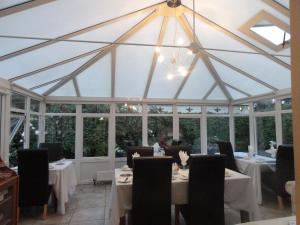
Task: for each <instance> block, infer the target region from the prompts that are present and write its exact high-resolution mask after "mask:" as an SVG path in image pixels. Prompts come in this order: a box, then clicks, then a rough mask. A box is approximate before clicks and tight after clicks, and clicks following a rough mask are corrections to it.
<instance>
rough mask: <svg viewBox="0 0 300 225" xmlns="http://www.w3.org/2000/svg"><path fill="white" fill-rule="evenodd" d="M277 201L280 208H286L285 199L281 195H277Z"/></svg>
mask: <svg viewBox="0 0 300 225" xmlns="http://www.w3.org/2000/svg"><path fill="white" fill-rule="evenodd" d="M277 203H278V208H279V209H284V204H283V199H282V197H281V196H279V195H277Z"/></svg>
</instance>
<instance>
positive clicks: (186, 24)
mask: <svg viewBox="0 0 300 225" xmlns="http://www.w3.org/2000/svg"><path fill="white" fill-rule="evenodd" d="M178 20H179V23H180V25H181V26H182V28H183V30H184V31H185V32H186V34H187V35H188V37H189V38H190V40H191V41H193V38H194V36H193V30H192V27H191V25H190V24H189V22H188V20H187V18H186V17H185V15H184V14H182V15H181V16H180V17H179V18H178ZM195 41H196V42H197V43H198V45H199V46H200V47H201V48H202V45H201V43H200V41H199V39H198V38H197V37H196V36H195ZM198 57H201V58H202V60H203V62H204V64H205V66H206V68H207V69H208V71H209V72H210V74H211V75H212V77H213V78H214V79H215V81H216V82H217V84H218V85H219V87H220V88H221V90H222V92H223V93H224V95H225V96H226V98H227V99H228V100H232V96H231V94H230V93H229V91H228V90H227V88H226V87H225V85H224V83H223V80H222V79H221V78H220V75H219V74H218V72H217V70H216V69H215V67H214V66H213V64H212V62H211V61H210V59H209V57H208V56H207V55H205V54H204V53H203V52H201V51H200V52H199V54H198Z"/></svg>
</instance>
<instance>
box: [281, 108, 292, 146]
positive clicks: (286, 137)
mask: <svg viewBox="0 0 300 225" xmlns="http://www.w3.org/2000/svg"><path fill="white" fill-rule="evenodd" d="M282 143H283V144H293V119H292V114H291V113H283V114H282Z"/></svg>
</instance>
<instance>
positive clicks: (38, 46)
mask: <svg viewBox="0 0 300 225" xmlns="http://www.w3.org/2000/svg"><path fill="white" fill-rule="evenodd" d="M161 4H163V3H158V4H154V5H151V6H148V7H146V8H143V9H139V10H136V11H134V12H130V13H127V14H125V15H122V16H119V17H116V18H113V19H109V20H106V21H104V22H100V23H98V24H95V25H92V26H89V27H85V28H82V29H80V30H77V31H74V32H71V33H68V34H65V35H62V36H60V37H57V38H55V39H53V40H49V41H45V42H42V43H39V44H36V45H33V46H30V47H28V48H24V49H21V50H18V51H15V52H11V53H8V54H6V55H3V56H1V57H0V62H1V61H3V60H7V59H10V58H13V57H16V56H19V55H22V54H25V53H28V52H31V51H34V50H37V49H39V48H42V47H46V46H49V45H52V44H55V43H57V42H59V41H62V40H66V39H70V38H73V37H75V36H78V35H81V34H84V33H87V32H90V31H93V30H96V29H99V28H101V27H103V26H106V25H109V24H112V23H115V22H118V21H120V20H122V19H125V18H127V17H131V16H134V15H136V14H138V13H141V12H144V11H147V10H150V9H153V8H157V6H159V5H161Z"/></svg>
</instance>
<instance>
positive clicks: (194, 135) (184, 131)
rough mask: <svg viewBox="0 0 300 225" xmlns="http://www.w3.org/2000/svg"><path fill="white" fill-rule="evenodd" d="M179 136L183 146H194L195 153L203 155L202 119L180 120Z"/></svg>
mask: <svg viewBox="0 0 300 225" xmlns="http://www.w3.org/2000/svg"><path fill="white" fill-rule="evenodd" d="M179 136H180V140H181V141H182V144H183V145H190V146H192V152H193V153H201V141H200V140H201V139H200V118H179Z"/></svg>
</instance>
